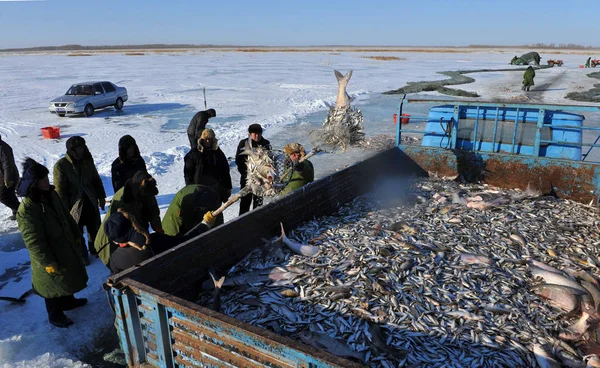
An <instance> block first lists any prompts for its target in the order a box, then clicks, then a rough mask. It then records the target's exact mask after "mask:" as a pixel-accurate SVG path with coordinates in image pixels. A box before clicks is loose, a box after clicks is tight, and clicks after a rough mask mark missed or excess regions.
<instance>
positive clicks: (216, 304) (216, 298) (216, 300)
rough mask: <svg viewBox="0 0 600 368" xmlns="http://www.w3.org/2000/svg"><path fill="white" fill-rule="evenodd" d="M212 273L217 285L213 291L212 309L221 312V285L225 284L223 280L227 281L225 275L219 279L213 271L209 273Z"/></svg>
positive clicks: (211, 275) (214, 282)
mask: <svg viewBox="0 0 600 368" xmlns="http://www.w3.org/2000/svg"><path fill="white" fill-rule="evenodd" d="M208 274H209V275H210V278H211V279H212V281H213V284H214V285H215V290H214V291H213V306H212V309H213V310H214V311H215V312H220V311H221V287H222V286H223V282H224V281H225V276H223V277H221V278H220V279H219V280H218V281H217V280H216V279H215V276H214V275H213V274H212V272H209V273H208Z"/></svg>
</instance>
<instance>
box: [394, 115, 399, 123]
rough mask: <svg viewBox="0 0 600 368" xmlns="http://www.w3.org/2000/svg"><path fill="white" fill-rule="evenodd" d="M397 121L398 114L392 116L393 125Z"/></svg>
mask: <svg viewBox="0 0 600 368" xmlns="http://www.w3.org/2000/svg"><path fill="white" fill-rule="evenodd" d="M397 121H398V114H394V124H396V122H397Z"/></svg>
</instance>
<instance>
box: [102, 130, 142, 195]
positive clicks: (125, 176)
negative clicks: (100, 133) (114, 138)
mask: <svg viewBox="0 0 600 368" xmlns="http://www.w3.org/2000/svg"><path fill="white" fill-rule="evenodd" d="M140 170H141V171H146V172H147V170H146V162H144V159H143V158H142V156H140V149H139V148H138V145H137V143H136V142H135V139H133V137H132V136H130V135H124V136H122V137H121V139H119V157H117V158H116V159H115V160H114V161H113V163H112V168H111V175H112V185H113V191H114V193H116V192H117V191H119V189H121V188H123V185H125V182H126V181H127V180H129V179H131V178H133V175H134V174H135V173H136V172H138V171H140Z"/></svg>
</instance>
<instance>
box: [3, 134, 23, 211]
mask: <svg viewBox="0 0 600 368" xmlns="http://www.w3.org/2000/svg"><path fill="white" fill-rule="evenodd" d="M18 181H19V170H18V169H17V164H15V158H14V156H13V150H12V148H11V147H10V146H9V145H8V143H6V142H4V141H3V140H2V137H0V203H2V204H3V205H5V206H6V207H8V208H10V209H11V210H12V215H11V216H10V217H9V219H10V220H16V219H17V210H18V209H19V200H18V199H17V196H16V195H15V187H16V185H17V182H18Z"/></svg>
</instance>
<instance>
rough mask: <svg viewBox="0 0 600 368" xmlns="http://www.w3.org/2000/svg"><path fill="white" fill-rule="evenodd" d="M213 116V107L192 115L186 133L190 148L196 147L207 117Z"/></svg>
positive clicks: (214, 112)
mask: <svg viewBox="0 0 600 368" xmlns="http://www.w3.org/2000/svg"><path fill="white" fill-rule="evenodd" d="M215 116H217V112H216V111H215V109H208V110H206V111H199V112H197V113H196V115H194V117H193V118H192V120H191V121H190V125H189V127H188V130H187V135H188V139H189V140H190V147H191V148H192V150H194V149H197V148H198V139H200V135H201V134H202V131H203V130H204V129H205V128H206V124H208V119H210V118H214V117H215Z"/></svg>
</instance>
